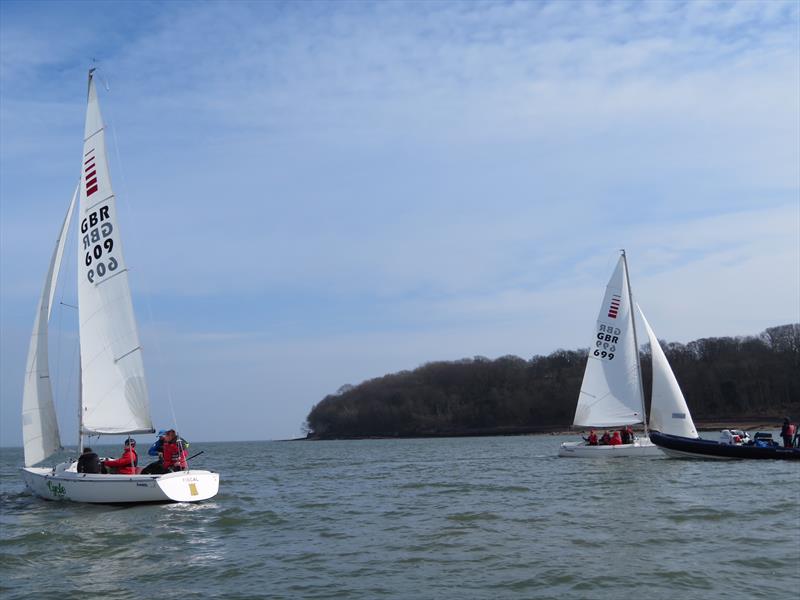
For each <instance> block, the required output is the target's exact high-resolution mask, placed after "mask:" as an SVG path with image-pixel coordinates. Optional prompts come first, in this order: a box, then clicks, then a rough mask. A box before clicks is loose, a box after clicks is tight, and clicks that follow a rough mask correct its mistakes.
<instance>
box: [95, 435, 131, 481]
mask: <svg viewBox="0 0 800 600" xmlns="http://www.w3.org/2000/svg"><path fill="white" fill-rule="evenodd" d="M101 464H102V465H103V466H104V467H106V468H107V469H116V470H117V471H116V472H117V473H119V474H120V475H136V466H137V465H138V464H139V457H138V456H137V455H136V440H133V439H131V438H128V439H127V440H125V450H124V451H123V452H122V456H120V457H119V458H117V459H116V460H104V461H102V463H101Z"/></svg>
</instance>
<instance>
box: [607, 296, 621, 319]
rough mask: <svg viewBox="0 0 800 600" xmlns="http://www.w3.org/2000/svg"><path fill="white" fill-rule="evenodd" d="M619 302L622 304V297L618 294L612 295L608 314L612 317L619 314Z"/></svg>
mask: <svg viewBox="0 0 800 600" xmlns="http://www.w3.org/2000/svg"><path fill="white" fill-rule="evenodd" d="M619 304H620V297H619V296H617V295H616V294H615V295H614V296H612V297H611V306H610V307H609V308H608V316H609V317H610V318H612V319H616V318H617V315H618V314H619Z"/></svg>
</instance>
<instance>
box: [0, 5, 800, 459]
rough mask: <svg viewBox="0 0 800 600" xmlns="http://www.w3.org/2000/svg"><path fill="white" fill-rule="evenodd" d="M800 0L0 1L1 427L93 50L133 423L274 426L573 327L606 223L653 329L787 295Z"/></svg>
mask: <svg viewBox="0 0 800 600" xmlns="http://www.w3.org/2000/svg"><path fill="white" fill-rule="evenodd" d="M798 6H800V5H798V3H797V2H741V3H728V2H725V3H722V2H717V3H709V2H688V3H679V2H646V3H639V2H634V3H626V2H620V3H617V2H603V3H593V2H519V3H518V2H465V3H458V2H452V3H450V2H436V3H422V2H409V3H405V2H380V3H366V2H363V3H362V2H359V3H347V2H319V3H315V2H287V3H283V2H275V3H269V2H252V3H248V2H235V3H213V2H198V3H192V2H171V3H159V2H152V3H146V2H137V3H125V2H113V3H103V2H86V3H75V2H55V3H48V2H34V3H22V2H8V1H4V2H3V3H2V4H0V17H2V18H0V61H2V64H1V67H0V159H1V162H0V198H1V199H2V205H1V206H0V211H1V212H0V254H2V256H1V257H0V294H2V295H1V296H0V319H1V322H0V325H1V326H2V340H1V341H0V344H2V345H1V346H0V353H1V354H0V359H1V363H2V364H0V375H1V379H2V383H1V384H0V394H2V402H0V443H2V444H3V445H17V444H19V443H20V442H21V438H20V433H19V430H20V425H19V406H20V402H21V394H22V381H23V372H24V362H25V356H26V351H27V343H28V337H29V335H30V330H31V326H32V323H33V316H34V310H35V305H36V301H37V298H38V294H39V292H40V290H41V286H42V280H43V277H44V274H45V270H46V267H47V261H48V260H49V257H50V253H51V251H52V243H53V240H54V239H55V236H56V234H57V229H58V227H59V224H60V220H61V219H62V218H63V213H64V211H65V210H66V207H67V205H68V203H69V200H70V195H71V193H72V190H73V188H74V185H75V181H76V178H77V172H78V171H77V169H78V164H79V157H80V152H81V144H82V139H81V137H82V131H83V118H84V111H85V93H86V70H87V68H88V67H89V66H90V64H91V62H92V59H96V60H97V64H98V66H99V67H100V70H99V74H100V78H101V82H103V86H102V88H101V89H100V93H101V98H100V101H101V104H102V107H103V111H104V117H105V120H106V123H107V125H108V130H109V148H110V160H111V169H112V178H113V181H114V185H115V191H116V192H117V196H118V198H119V201H120V203H121V215H122V216H121V231H122V235H123V236H124V239H125V251H126V260H127V263H128V265H129V267H130V268H131V282H132V286H133V290H134V305H135V307H136V311H137V315H138V319H139V326H140V332H141V338H142V343H143V346H144V348H145V364H146V368H147V372H148V379H149V383H150V388H151V401H152V403H153V413H154V416H155V419H156V422H157V424H161V423H168V422H169V421H171V413H170V409H169V407H168V404H169V403H168V402H167V399H168V398H171V399H172V404H173V405H174V407H175V412H176V415H177V424H178V426H179V428H180V429H181V430H182V432H183V433H185V435H186V436H187V437H188V438H189V439H198V440H225V439H274V438H286V437H293V436H296V435H299V433H300V425H301V423H302V422H303V420H304V418H305V416H306V414H307V413H308V411H309V409H310V408H311V406H312V405H313V404H315V403H316V402H318V401H319V400H320V399H322V398H323V397H324V396H325V395H326V394H328V393H331V392H334V391H335V390H336V389H338V388H339V387H340V386H341V385H343V384H346V383H350V384H355V383H358V382H360V381H362V380H364V379H368V378H371V377H377V376H380V375H383V374H385V373H387V372H392V371H397V370H401V369H413V368H415V367H416V366H418V365H420V364H422V363H424V362H427V361H431V360H441V359H457V358H461V357H466V356H473V355H484V356H489V357H497V356H501V355H505V354H517V355H519V356H523V357H526V358H528V357H530V356H532V355H534V354H546V353H549V352H551V351H553V350H555V349H558V348H577V347H581V346H586V345H588V338H589V335H590V334H591V329H592V327H593V322H594V319H595V317H596V313H597V304H598V303H599V302H600V300H601V299H602V295H603V290H604V286H605V283H606V282H607V280H608V277H609V276H610V274H611V271H612V269H613V265H614V262H615V260H616V256H617V249H618V248H621V247H625V248H627V249H628V252H629V258H630V265H631V278H632V286H633V289H634V293H635V294H636V296H637V298H638V300H639V302H640V303H641V304H642V307H643V308H644V310H645V312H646V313H647V314H648V318H649V319H650V321H651V324H652V325H653V327H654V328H655V330H656V332H657V333H658V335H659V336H660V337H662V338H664V339H667V340H670V341H684V342H685V341H689V340H691V339H695V338H699V337H705V336H720V335H741V334H755V333H758V332H760V331H761V330H763V329H764V328H766V327H769V326H773V325H778V324H784V323H789V322H797V321H800V314H798V313H800V274H799V273H800V167H799V166H798V165H800V92H799V90H800V50H798V48H799V47H800V33H799V32H800V25H799V21H800V12H799V10H798ZM65 271H66V275H65V277H64V283H63V284H62V287H61V289H60V291H59V296H58V297H59V298H60V299H61V300H62V301H63V302H66V303H74V299H75V291H74V281H72V280H73V279H74V265H72V264H68V265H67V266H66V267H65ZM51 327H52V329H53V331H54V333H53V340H52V342H51V366H52V371H53V378H54V385H55V390H56V395H57V398H58V403H59V408H58V410H59V418H60V422H61V428H62V432H63V435H64V437H65V440H66V441H68V442H71V441H72V439H73V438H74V437H75V427H76V426H75V423H74V419H73V415H74V407H73V406H72V404H71V403H72V402H74V397H75V389H74V388H75V375H74V369H75V360H76V358H75V357H76V355H75V351H74V348H75V337H74V331H75V315H74V311H73V310H72V309H69V308H65V307H60V308H59V309H58V310H55V311H54V313H53V324H52V325H51ZM71 373H72V374H71Z"/></svg>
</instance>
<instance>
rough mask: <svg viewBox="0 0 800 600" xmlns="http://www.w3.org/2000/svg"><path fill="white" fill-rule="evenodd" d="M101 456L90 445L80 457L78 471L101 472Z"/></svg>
mask: <svg viewBox="0 0 800 600" xmlns="http://www.w3.org/2000/svg"><path fill="white" fill-rule="evenodd" d="M100 472H101V467H100V457H99V456H97V453H96V452H93V451H92V449H91V448H89V447H88V446H87V447H86V448H84V449H83V453H82V454H81V455H80V456H79V457H78V473H100Z"/></svg>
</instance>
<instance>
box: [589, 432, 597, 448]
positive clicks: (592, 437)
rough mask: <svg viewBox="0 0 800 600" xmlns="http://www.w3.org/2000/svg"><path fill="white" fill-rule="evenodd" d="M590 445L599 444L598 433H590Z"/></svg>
mask: <svg viewBox="0 0 800 600" xmlns="http://www.w3.org/2000/svg"><path fill="white" fill-rule="evenodd" d="M589 445H590V446H597V434H596V433H590V434H589Z"/></svg>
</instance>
